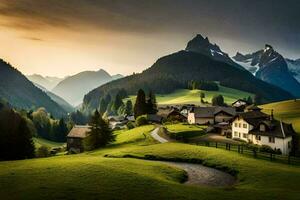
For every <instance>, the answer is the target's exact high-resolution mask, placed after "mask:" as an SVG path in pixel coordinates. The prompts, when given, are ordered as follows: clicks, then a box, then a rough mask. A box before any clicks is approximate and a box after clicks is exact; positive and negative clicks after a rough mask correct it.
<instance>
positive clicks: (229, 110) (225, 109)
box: [214, 107, 236, 116]
mask: <svg viewBox="0 0 300 200" xmlns="http://www.w3.org/2000/svg"><path fill="white" fill-rule="evenodd" d="M220 112H224V113H227V114H229V115H231V116H235V115H236V111H235V108H233V107H215V112H214V114H215V115H216V114H218V113H220Z"/></svg>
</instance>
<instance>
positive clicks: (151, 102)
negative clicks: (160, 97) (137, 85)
mask: <svg viewBox="0 0 300 200" xmlns="http://www.w3.org/2000/svg"><path fill="white" fill-rule="evenodd" d="M156 113H157V103H156V97H155V94H154V93H153V92H152V91H150V92H149V97H148V99H147V114H156Z"/></svg>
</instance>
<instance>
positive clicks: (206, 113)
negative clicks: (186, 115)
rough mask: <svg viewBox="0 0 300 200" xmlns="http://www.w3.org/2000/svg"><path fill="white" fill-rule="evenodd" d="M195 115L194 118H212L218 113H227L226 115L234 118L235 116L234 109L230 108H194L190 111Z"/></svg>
mask: <svg viewBox="0 0 300 200" xmlns="http://www.w3.org/2000/svg"><path fill="white" fill-rule="evenodd" d="M192 112H193V113H195V117H196V118H202V117H203V118H207V117H208V118H213V117H214V116H215V115H216V114H218V113H220V112H224V113H227V114H228V115H231V116H234V115H235V114H236V111H235V108H232V107H221V106H216V107H195V108H194V109H193V110H192Z"/></svg>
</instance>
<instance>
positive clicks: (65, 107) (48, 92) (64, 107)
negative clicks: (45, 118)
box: [33, 83, 75, 113]
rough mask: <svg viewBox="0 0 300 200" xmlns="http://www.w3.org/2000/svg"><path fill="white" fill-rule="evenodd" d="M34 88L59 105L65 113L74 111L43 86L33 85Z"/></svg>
mask: <svg viewBox="0 0 300 200" xmlns="http://www.w3.org/2000/svg"><path fill="white" fill-rule="evenodd" d="M33 84H34V85H35V86H36V87H38V88H40V89H41V90H43V91H44V92H45V93H46V94H47V95H48V96H49V97H50V98H51V99H52V100H53V101H55V102H56V103H57V104H58V105H60V106H61V107H62V108H63V109H64V110H65V111H66V112H68V113H70V112H73V111H74V110H75V108H74V107H73V106H71V105H70V104H69V103H68V102H66V101H65V100H64V99H63V98H61V97H59V96H58V95H56V94H54V93H53V92H50V91H49V90H47V89H46V88H44V87H43V86H41V85H39V84H37V83H33Z"/></svg>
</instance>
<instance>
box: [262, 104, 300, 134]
mask: <svg viewBox="0 0 300 200" xmlns="http://www.w3.org/2000/svg"><path fill="white" fill-rule="evenodd" d="M261 107H262V108H263V111H264V112H267V113H271V110H272V109H273V111H274V116H275V117H276V118H278V119H281V120H283V121H285V122H288V123H292V124H293V127H294V129H295V131H297V132H298V133H300V100H299V99H298V100H289V101H281V102H275V103H270V104H265V105H262V106H261Z"/></svg>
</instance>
